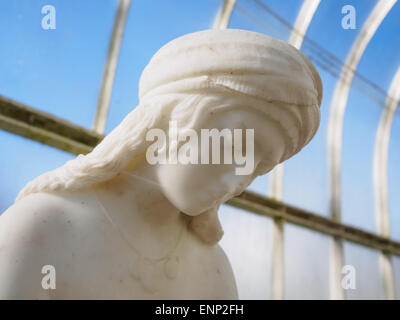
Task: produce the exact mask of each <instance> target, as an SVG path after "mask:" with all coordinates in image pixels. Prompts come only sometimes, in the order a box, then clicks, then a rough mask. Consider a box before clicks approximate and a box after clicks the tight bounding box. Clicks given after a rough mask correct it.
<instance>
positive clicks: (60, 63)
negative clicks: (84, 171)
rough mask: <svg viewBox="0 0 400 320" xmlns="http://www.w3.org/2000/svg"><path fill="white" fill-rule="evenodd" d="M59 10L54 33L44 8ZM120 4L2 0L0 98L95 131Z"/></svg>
mask: <svg viewBox="0 0 400 320" xmlns="http://www.w3.org/2000/svg"><path fill="white" fill-rule="evenodd" d="M49 4H51V5H52V6H53V7H54V8H55V21H56V22H55V29H48V30H45V29H43V28H42V19H43V18H44V17H45V16H46V14H42V13H41V11H42V8H43V7H44V6H45V5H49ZM116 5H117V1H115V0H107V1H98V0H87V1H79V0H69V1H61V0H54V1H45V0H37V1H0V12H1V13H2V18H1V19H0V28H1V30H6V31H3V32H2V33H1V40H2V47H1V50H0V70H1V72H0V74H1V75H0V88H1V91H0V94H2V95H4V96H8V97H10V98H12V99H14V100H17V101H20V102H23V103H26V104H28V105H30V106H32V107H35V108H38V109H40V110H43V111H46V112H50V113H52V114H55V115H56V116H59V117H61V118H64V119H67V120H69V121H72V122H75V123H77V124H79V125H82V126H85V127H91V125H92V121H93V117H94V114H95V109H96V103H97V96H98V91H99V87H100V83H101V77H102V73H103V67H104V62H105V59H106V53H107V48H108V41H109V37H110V35H111V28H112V24H113V20H114V14H115V11H116Z"/></svg>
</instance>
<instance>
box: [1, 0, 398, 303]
mask: <svg viewBox="0 0 400 320" xmlns="http://www.w3.org/2000/svg"><path fill="white" fill-rule="evenodd" d="M235 2H236V1H235V0H225V1H224V2H223V5H222V7H221V9H220V11H219V13H218V15H217V18H216V21H215V23H214V27H215V28H226V27H227V26H228V25H229V19H230V16H231V14H232V11H233V9H234V6H235ZM319 2H320V1H319V0H304V2H303V6H302V8H301V10H300V12H299V15H298V17H297V19H296V24H295V28H294V30H293V31H292V34H291V37H290V42H291V43H292V44H293V45H295V46H296V47H298V48H300V47H301V44H302V40H303V37H304V34H305V33H306V31H307V28H308V25H309V23H310V21H311V19H312V17H313V15H314V13H315V11H316V9H317V7H318V5H319ZM394 3H395V0H380V2H379V3H378V4H377V5H376V7H375V8H374V9H373V11H372V13H371V15H370V16H369V18H368V20H367V22H366V23H365V25H364V27H363V29H362V30H361V32H360V35H359V37H358V38H357V40H356V41H355V43H354V45H353V47H352V50H351V51H350V53H349V56H348V59H347V60H346V64H345V66H347V67H348V66H350V67H351V68H350V71H349V70H348V69H345V68H344V69H343V71H342V75H341V76H340V78H339V82H338V85H337V87H336V90H335V95H334V99H333V102H332V106H333V107H332V109H331V118H330V128H331V129H330V130H331V133H330V136H329V139H330V140H329V142H330V143H329V145H328V146H329V150H328V151H329V155H330V157H331V158H332V161H331V166H330V170H331V171H330V172H331V178H332V182H331V186H332V187H333V188H332V201H331V212H332V215H331V217H330V218H327V217H323V216H320V215H318V214H314V213H312V212H309V211H306V210H303V209H299V208H296V207H294V206H290V205H287V204H285V203H283V202H282V201H281V199H282V187H283V184H282V174H283V167H282V168H281V169H282V171H281V173H280V174H281V176H280V178H279V173H278V176H277V177H275V179H276V181H275V191H272V194H271V197H266V196H263V195H259V194H256V193H253V192H250V191H245V192H243V193H242V194H241V195H240V196H238V197H235V198H233V199H231V200H229V201H228V202H227V203H228V204H229V205H232V206H235V207H238V208H241V209H244V210H247V211H250V212H253V213H256V214H260V215H263V216H268V217H270V218H272V219H273V220H274V223H273V230H272V232H273V241H274V244H273V261H272V283H271V285H272V292H273V298H276V299H281V298H283V294H284V293H283V283H284V281H283V279H284V275H283V269H284V268H283V266H284V261H283V256H284V254H283V243H284V242H283V240H284V237H283V236H284V233H283V229H284V224H285V223H286V222H288V223H292V224H295V225H298V226H301V227H305V228H308V229H311V230H314V231H318V232H321V233H323V234H326V235H329V236H331V237H332V239H334V240H333V241H332V252H331V254H332V257H333V259H332V261H331V262H333V263H331V272H330V276H331V281H332V283H333V282H334V281H335V283H336V284H338V283H340V279H338V277H337V276H338V275H339V273H340V272H341V266H342V255H343V249H342V241H343V240H347V241H350V242H354V243H357V244H360V245H363V246H367V247H370V248H374V249H376V250H379V251H380V252H381V257H380V266H381V276H382V278H383V281H384V285H385V293H386V297H387V298H388V299H392V298H394V279H393V268H392V265H391V256H392V255H397V256H400V242H397V241H394V240H393V239H391V238H390V236H389V218H388V204H387V202H388V199H387V157H388V147H389V138H390V129H391V125H392V121H393V116H394V113H395V110H396V108H397V105H398V103H399V99H400V69H399V70H398V71H397V73H396V75H395V77H394V79H393V81H392V84H391V86H390V90H389V93H388V97H387V102H386V107H385V109H384V111H383V113H382V118H381V122H380V124H379V128H378V131H377V137H376V148H375V154H374V188H375V200H376V217H377V222H378V223H377V225H378V230H377V231H378V233H377V234H375V233H371V232H367V231H364V230H361V229H359V228H355V227H352V226H349V225H346V224H343V223H342V222H341V221H340V192H338V191H340V177H339V174H340V149H341V129H342V122H343V115H344V111H345V107H346V103H347V96H348V93H349V90H350V84H351V82H352V77H353V72H354V70H355V69H356V67H357V64H358V62H359V60H360V58H361V56H362V53H363V51H364V49H365V48H366V46H367V44H368V42H369V40H370V39H371V38H372V36H373V34H374V33H375V31H376V29H377V28H378V26H379V24H380V23H381V21H382V20H383V19H384V17H385V16H386V14H387V13H388V12H389V10H390V9H391V7H392V6H393V4H394ZM129 4H130V0H120V2H119V6H118V9H117V14H116V18H115V22H114V28H113V32H112V36H111V39H110V47H109V52H108V57H107V61H106V64H105V73H104V76H103V81H102V89H101V91H100V95H99V102H98V108H97V113H96V118H95V125H94V128H95V130H87V129H85V128H82V127H80V126H78V125H75V124H73V123H71V122H68V121H65V120H63V119H60V118H58V117H56V116H54V115H51V114H49V113H46V112H42V111H39V110H36V109H34V108H31V107H29V106H26V105H24V104H21V103H18V102H16V101H13V100H11V99H8V98H5V97H3V96H0V129H3V130H6V131H9V132H11V133H14V134H17V135H20V136H23V137H26V138H29V139H32V140H35V141H38V142H41V143H44V144H47V145H49V146H52V147H55V148H58V149H61V150H64V151H67V152H70V153H73V154H81V153H83V154H85V153H88V152H90V151H91V150H92V149H93V148H94V147H95V146H96V145H97V144H98V143H99V142H100V141H101V139H102V138H103V135H102V133H103V131H104V128H105V121H106V117H107V110H108V105H109V101H110V97H111V91H112V84H113V79H114V75H115V70H116V65H117V61H118V52H119V48H120V45H121V41H122V34H123V29H124V26H125V22H126V18H127V13H128V9H129ZM335 97H336V98H335ZM333 129H334V130H333ZM338 129H339V130H338ZM335 190H336V191H335ZM332 283H331V284H332ZM331 290H332V292H331V297H332V298H344V295H343V291H342V290H341V288H340V289H338V288H337V286H335V285H333V286H331Z"/></svg>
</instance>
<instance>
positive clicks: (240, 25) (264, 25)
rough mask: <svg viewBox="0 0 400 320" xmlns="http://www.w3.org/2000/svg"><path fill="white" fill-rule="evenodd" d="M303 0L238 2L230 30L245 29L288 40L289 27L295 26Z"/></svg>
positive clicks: (246, 0) (241, 0)
mask: <svg viewBox="0 0 400 320" xmlns="http://www.w3.org/2000/svg"><path fill="white" fill-rule="evenodd" d="M301 4H302V0H291V1H280V0H269V1H260V0H251V1H248V0H238V1H237V2H236V5H235V9H234V11H233V13H232V17H231V20H230V23H229V28H234V29H244V30H251V31H256V32H261V33H264V34H267V35H269V36H271V37H274V38H277V39H281V40H287V39H288V38H289V35H290V29H289V28H288V25H293V24H294V22H295V19H296V16H297V12H298V11H299V9H300V6H301Z"/></svg>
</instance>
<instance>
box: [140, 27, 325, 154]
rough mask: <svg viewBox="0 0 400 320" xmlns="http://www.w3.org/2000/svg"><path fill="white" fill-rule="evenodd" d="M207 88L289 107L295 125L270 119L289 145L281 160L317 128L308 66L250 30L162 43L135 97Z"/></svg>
mask: <svg viewBox="0 0 400 320" xmlns="http://www.w3.org/2000/svg"><path fill="white" fill-rule="evenodd" d="M210 89H211V90H212V89H215V90H223V89H225V90H229V91H231V92H236V93H238V94H243V95H246V96H248V97H251V98H255V99H259V100H261V101H264V102H268V103H281V104H285V105H288V106H290V108H289V109H288V108H286V109H287V110H289V113H292V118H296V121H297V122H298V123H297V125H295V124H294V122H296V121H294V122H290V121H287V117H288V115H287V114H286V115H285V116H284V117H286V119H279V117H278V118H277V119H274V120H276V121H277V122H279V123H280V125H281V126H282V127H283V129H284V131H285V133H286V134H287V135H288V136H290V137H289V140H291V141H292V143H290V144H291V145H292V146H291V147H289V146H287V152H286V155H285V157H284V159H282V161H283V160H286V159H287V158H289V157H290V156H292V155H293V154H294V153H297V152H298V151H300V149H301V148H302V147H303V146H304V145H305V144H307V143H308V142H309V141H310V140H311V138H312V137H313V136H314V134H315V132H316V130H317V129H318V126H319V120H320V114H319V106H320V105H321V100H322V83H321V79H320V76H319V74H318V72H317V70H316V69H315V67H314V66H313V64H312V63H311V62H310V61H309V60H308V59H307V58H306V57H305V56H304V55H303V54H302V53H301V52H300V51H299V50H297V49H296V48H294V47H292V46H291V45H289V44H287V43H286V42H284V41H281V40H277V39H274V38H271V37H268V36H266V35H263V34H260V33H256V32H252V31H245V30H236V29H226V30H206V31H200V32H196V33H191V34H188V35H185V36H182V37H180V38H177V39H175V40H173V41H171V42H169V43H167V44H166V45H165V46H163V47H162V48H161V49H160V50H159V51H158V52H157V53H156V54H155V55H154V56H153V58H152V59H151V61H150V62H149V64H148V65H147V66H146V68H145V69H144V71H143V73H142V76H141V78H140V82H139V99H140V101H145V100H147V99H151V98H152V97H154V96H157V95H162V94H169V93H181V92H182V93H183V92H197V91H201V92H202V93H205V92H206V90H210ZM296 107H298V108H296ZM266 108H271V107H270V106H268V107H266ZM266 108H264V109H266ZM281 109H283V107H282V108H281ZM264 111H265V110H264ZM280 111H282V110H280ZM276 113H277V112H276V111H274V112H270V115H272V117H274V116H275V117H276V116H277V115H276ZM281 114H282V112H281ZM294 127H296V128H294Z"/></svg>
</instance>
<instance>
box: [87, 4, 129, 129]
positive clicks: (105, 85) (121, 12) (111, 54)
mask: <svg viewBox="0 0 400 320" xmlns="http://www.w3.org/2000/svg"><path fill="white" fill-rule="evenodd" d="M130 5H131V0H119V2H118V8H117V13H116V15H115V19H114V26H113V30H112V33H111V39H110V45H109V47H108V53H107V60H106V63H105V66H104V73H103V80H102V82H101V88H100V93H99V97H98V100H97V109H96V115H95V118H94V121H93V130H94V131H96V132H97V133H100V134H102V133H104V130H105V128H106V121H107V114H108V108H109V106H110V100H111V93H112V88H113V85H114V78H115V72H116V71H117V64H118V57H119V51H120V48H121V43H122V37H123V35H124V29H125V24H126V20H127V18H128V13H129V8H130Z"/></svg>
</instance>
